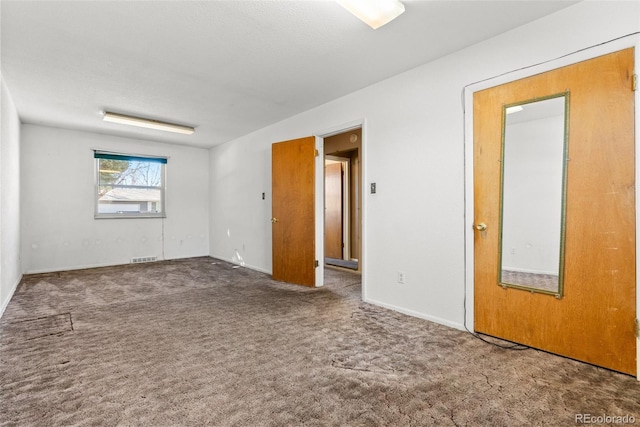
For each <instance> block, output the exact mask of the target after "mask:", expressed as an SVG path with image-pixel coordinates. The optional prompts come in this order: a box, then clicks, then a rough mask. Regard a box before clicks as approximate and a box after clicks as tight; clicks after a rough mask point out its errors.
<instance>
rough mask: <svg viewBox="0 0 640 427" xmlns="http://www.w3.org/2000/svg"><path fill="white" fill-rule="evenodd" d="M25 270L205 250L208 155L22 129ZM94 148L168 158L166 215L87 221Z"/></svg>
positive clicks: (157, 145)
mask: <svg viewBox="0 0 640 427" xmlns="http://www.w3.org/2000/svg"><path fill="white" fill-rule="evenodd" d="M21 148H22V255H23V268H24V272H25V273H34V272H43V271H56V270H68V269H76V268H85V267H93V266H103V265H115V264H126V263H129V262H130V259H131V258H133V257H146V256H157V257H158V259H163V258H164V259H175V258H186V257H193V256H206V255H208V254H209V222H208V221H209V159H208V151H207V150H204V149H198V148H189V147H184V146H176V145H169V144H163V143H155V142H150V141H141V140H134V139H128V138H120V137H113V136H106V135H99V134H93V133H86V132H77V131H71V130H63V129H56V128H50V127H44V126H37V125H28V124H25V125H23V126H22V141H21ZM93 149H102V150H108V151H114V152H121V153H128V154H129V153H130V154H143V155H153V156H167V157H168V162H167V169H166V173H167V187H166V196H165V197H166V211H167V218H165V219H160V218H135V219H94V197H95V196H94V193H95V187H94V177H95V162H94V158H93V151H92V150H93Z"/></svg>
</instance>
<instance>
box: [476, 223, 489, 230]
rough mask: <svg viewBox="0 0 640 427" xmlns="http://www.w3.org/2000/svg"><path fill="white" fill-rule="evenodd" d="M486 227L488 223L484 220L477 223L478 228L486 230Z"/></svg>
mask: <svg viewBox="0 0 640 427" xmlns="http://www.w3.org/2000/svg"><path fill="white" fill-rule="evenodd" d="M486 229H487V224H485V223H484V222H481V223H479V224H476V230H478V231H485V230H486Z"/></svg>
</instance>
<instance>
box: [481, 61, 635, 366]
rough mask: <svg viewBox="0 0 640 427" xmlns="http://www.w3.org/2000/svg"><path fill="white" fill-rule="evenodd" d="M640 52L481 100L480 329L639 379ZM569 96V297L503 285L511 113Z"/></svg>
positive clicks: (495, 91) (497, 90)
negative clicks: (505, 121) (638, 94)
mask: <svg viewBox="0 0 640 427" xmlns="http://www.w3.org/2000/svg"><path fill="white" fill-rule="evenodd" d="M633 63H634V52H633V49H627V50H624V51H620V52H616V53H612V54H609V55H605V56H602V57H598V58H595V59H592V60H588V61H584V62H580V63H577V64H574V65H570V66H567V67H563V68H560V69H557V70H554V71H550V72H547V73H543V74H539V75H536V76H532V77H529V78H526V79H522V80H518V81H514V82H511V83H507V84H504V85H501V86H497V87H494V88H490V89H486V90H484V91H480V92H476V93H475V94H474V110H473V111H474V112H473V114H474V128H473V129H474V187H475V188H474V200H475V213H474V221H475V222H476V223H485V224H486V225H487V228H486V230H485V231H475V245H474V251H475V272H474V274H475V288H474V293H475V298H474V299H475V301H474V303H475V305H474V307H475V330H476V331H478V332H481V333H485V334H488V335H492V336H496V337H500V338H504V339H507V340H510V341H514V342H518V343H522V344H525V345H528V346H531V347H535V348H539V349H542V350H546V351H549V352H552V353H556V354H560V355H563V356H567V357H570V358H574V359H578V360H581V361H584V362H588V363H592V364H595V365H598V366H603V367H606V368H609V369H613V370H616V371H620V372H625V373H628V374H632V375H635V374H636V338H635V333H634V324H635V318H636V310H635V307H636V269H635V259H636V254H635V218H636V214H635V175H634V174H635V170H634V162H635V153H634V94H633V91H632V76H633V73H634V71H633ZM565 91H568V92H569V93H570V105H569V134H568V137H569V139H568V150H569V151H568V158H569V160H568V161H567V173H568V175H567V187H566V228H565V230H566V231H565V252H564V253H565V262H564V295H563V297H562V298H560V299H557V298H555V297H554V296H552V295H544V294H540V293H531V292H528V291H525V290H520V289H513V288H503V287H501V286H499V285H498V270H499V266H498V262H499V261H498V259H499V253H498V252H499V250H498V246H499V239H500V226H499V224H500V197H501V195H500V179H501V167H500V164H501V163H500V162H501V159H502V152H501V149H502V144H501V140H502V107H503V105H505V104H512V103H517V102H521V101H523V100H530V99H534V98H539V97H543V96H548V95H551V94H558V93H562V92H565Z"/></svg>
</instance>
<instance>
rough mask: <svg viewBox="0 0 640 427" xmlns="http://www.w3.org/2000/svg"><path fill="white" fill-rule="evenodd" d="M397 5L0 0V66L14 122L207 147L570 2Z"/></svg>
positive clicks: (284, 2)
mask: <svg viewBox="0 0 640 427" xmlns="http://www.w3.org/2000/svg"><path fill="white" fill-rule="evenodd" d="M404 3H405V5H406V12H405V13H404V14H403V15H401V16H400V17H399V18H398V19H396V20H395V21H393V22H391V23H390V24H388V25H387V26H384V27H382V28H380V29H378V30H372V29H370V28H369V27H368V26H366V25H365V24H363V23H362V22H360V21H359V20H357V18H355V17H354V16H352V15H351V14H349V13H348V12H347V11H346V10H344V9H343V8H342V7H340V6H339V5H338V4H337V3H335V2H333V1H206V2H205V1H67V2H63V1H51V0H49V1H41V2H36V1H7V0H2V2H1V3H0V7H1V37H2V38H1V41H2V46H1V48H2V49H1V51H0V52H1V60H2V63H1V66H2V74H3V77H4V79H5V82H6V84H7V87H8V88H9V91H10V92H11V95H12V97H13V100H14V102H15V104H16V107H17V109H18V114H19V116H20V118H21V120H22V121H23V122H25V123H37V124H44V125H49V126H56V127H62V128H70V129H80V130H86V131H91V132H98V133H106V134H112V135H120V136H128V137H133V138H140V139H150V140H154V141H163V142H171V143H176V144H185V145H191V146H195V147H211V146H214V145H217V144H220V143H224V142H226V141H229V140H232V139H235V138H237V137H239V136H242V135H245V134H247V133H250V132H252V131H254V130H257V129H260V128H262V127H264V126H267V125H269V124H271V123H275V122H277V121H280V120H283V119H285V118H287V117H290V116H292V115H295V114H297V113H300V112H302V111H305V110H308V109H310V108H313V107H315V106H317V105H320V104H323V103H325V102H327V101H330V100H332V99H335V98H338V97H340V96H343V95H346V94H348V93H350V92H353V91H355V90H358V89H360V88H363V87H365V86H368V85H371V84H373V83H375V82H378V81H380V80H383V79H385V78H387V77H390V76H392V75H395V74H398V73H400V72H403V71H406V70H408V69H411V68H413V67H415V66H417V65H420V64H423V63H426V62H429V61H432V60H434V59H436V58H438V57H441V56H444V55H446V54H448V53H451V52H454V51H456V50H459V49H461V48H464V47H466V46H469V45H471V44H474V43H477V42H479V41H482V40H485V39H487V38H489V37H492V36H494V35H497V34H499V33H502V32H505V31H507V30H509V29H511V28H515V27H517V26H519V25H522V24H524V23H526V22H530V21H532V20H535V19H538V18H540V17H542V16H544V15H547V14H550V13H553V12H555V11H557V10H559V9H562V8H564V7H567V6H569V5H571V4H572V3H574V2H570V1H481V0H475V1H449V0H448V1H405V2H404ZM105 110H109V111H114V112H118V113H124V114H132V115H140V116H144V117H149V118H153V119H156V120H167V121H174V122H178V123H181V124H186V125H192V126H195V127H196V129H197V130H196V133H195V134H193V135H174V134H167V133H164V132H159V131H153V130H146V129H137V128H131V127H127V126H124V125H117V124H112V123H104V122H102V120H101V116H102V111H105Z"/></svg>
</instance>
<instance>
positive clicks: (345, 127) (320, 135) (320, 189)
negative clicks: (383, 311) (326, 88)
mask: <svg viewBox="0 0 640 427" xmlns="http://www.w3.org/2000/svg"><path fill="white" fill-rule="evenodd" d="M365 123H366V119H364V118H362V119H357V120H353V121H350V122H346V123H344V124H342V125H338V126H333V127H331V128H328V129H325V130H323V131H320V132H316V133H314V135H315V136H316V149H317V150H318V158H317V159H316V165H320V166H319V167H316V185H315V190H316V259H317V260H324V138H328V137H330V136H333V135H337V134H340V133H344V132H349V131H350V130H353V129H361V130H362V138H361V141H360V167H361V173H362V182H361V183H360V186H361V187H363V188H364V183H365V182H366V175H365V171H366V167H365V156H366V154H365V153H366V151H367V150H365V149H364V144H365V141H366V139H365ZM361 197H362V212H361V217H362V228H361V230H360V236H361V237H360V241H361V242H362V243H361V244H362V249H361V250H362V253H361V254H360V259H361V260H362V263H363V266H362V267H361V273H362V298H363V299H364V296H365V294H366V274H365V272H366V267H367V264H366V252H365V237H366V233H365V232H364V230H366V228H365V226H364V225H365V217H366V215H365V213H366V209H365V208H366V197H364V191H362V195H361ZM323 265H324V261H322V262H321V263H320V267H318V268H317V269H316V286H318V283H322V284H324V268H322V266H323ZM318 277H321V278H322V280H320V281H319V280H318ZM320 286H321V285H320Z"/></svg>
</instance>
